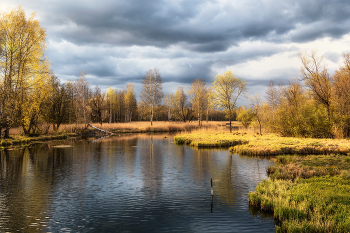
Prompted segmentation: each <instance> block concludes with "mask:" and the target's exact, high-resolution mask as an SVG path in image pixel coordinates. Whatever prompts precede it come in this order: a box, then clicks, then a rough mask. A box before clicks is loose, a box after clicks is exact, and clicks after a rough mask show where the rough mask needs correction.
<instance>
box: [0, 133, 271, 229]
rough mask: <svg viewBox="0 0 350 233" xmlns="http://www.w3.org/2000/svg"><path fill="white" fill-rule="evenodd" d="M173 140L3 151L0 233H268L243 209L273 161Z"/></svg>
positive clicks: (134, 138)
mask: <svg viewBox="0 0 350 233" xmlns="http://www.w3.org/2000/svg"><path fill="white" fill-rule="evenodd" d="M173 141H174V140H173V136H168V137H165V135H130V136H122V137H118V136H114V137H108V138H103V139H100V140H94V141H93V140H82V139H72V140H68V141H65V142H59V143H61V144H62V143H65V144H70V145H72V147H55V146H54V143H56V144H57V142H51V143H48V144H37V145H35V146H33V147H32V148H25V149H23V150H7V151H1V152H0V232H170V231H173V232H275V225H274V221H273V218H272V217H268V216H267V217H266V216H262V215H260V214H259V213H258V212H257V211H256V210H254V209H252V208H250V207H249V205H248V191H249V190H254V189H255V186H256V185H257V184H258V183H259V182H260V181H262V180H263V179H266V178H267V175H266V168H267V167H268V166H271V165H272V162H271V161H268V160H266V159H259V158H251V157H242V156H239V155H230V154H229V152H228V150H227V149H221V150H217V149H210V150H208V149H195V148H191V147H188V146H179V145H175V144H174V142H173ZM210 178H212V179H213V190H214V196H213V199H212V198H211V189H210Z"/></svg>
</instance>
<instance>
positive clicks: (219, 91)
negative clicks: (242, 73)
mask: <svg viewBox="0 0 350 233" xmlns="http://www.w3.org/2000/svg"><path fill="white" fill-rule="evenodd" d="M245 90H246V82H245V81H244V80H241V79H239V78H236V77H235V75H234V74H233V73H232V72H231V71H228V72H226V73H224V74H218V75H216V76H215V80H214V83H213V91H214V95H215V100H216V103H217V106H218V107H219V108H223V109H225V111H226V115H227V117H228V119H229V121H230V132H232V125H231V121H232V116H233V114H234V109H235V107H236V104H237V100H238V97H239V96H240V95H241V94H242V93H243V92H244V91H245Z"/></svg>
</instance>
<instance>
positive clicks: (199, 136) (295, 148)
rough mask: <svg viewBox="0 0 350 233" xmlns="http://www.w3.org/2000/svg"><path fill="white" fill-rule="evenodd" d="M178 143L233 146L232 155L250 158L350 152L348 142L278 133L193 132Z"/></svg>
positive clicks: (231, 147)
mask: <svg viewBox="0 0 350 233" xmlns="http://www.w3.org/2000/svg"><path fill="white" fill-rule="evenodd" d="M175 142H176V143H177V144H185V145H190V146H195V147H230V148H229V150H230V152H231V153H238V154H240V155H251V156H276V155H281V154H291V155H294V154H299V155H308V154H342V155H347V154H349V153H350V141H349V140H345V139H315V138H292V137H280V136H278V135H276V134H266V135H262V136H261V135H257V134H252V133H244V132H233V133H229V132H223V133H192V134H183V135H178V136H175Z"/></svg>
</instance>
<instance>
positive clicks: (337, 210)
mask: <svg viewBox="0 0 350 233" xmlns="http://www.w3.org/2000/svg"><path fill="white" fill-rule="evenodd" d="M249 202H250V204H251V205H253V206H257V207H260V208H261V209H262V210H273V211H274V217H275V218H276V219H277V220H279V221H280V222H281V225H280V226H279V227H278V229H277V231H282V232H349V231H350V180H349V179H348V178H347V177H344V176H324V177H313V178H310V179H296V180H295V182H292V181H290V180H264V181H263V182H262V183H260V184H258V186H257V187H256V191H255V192H249Z"/></svg>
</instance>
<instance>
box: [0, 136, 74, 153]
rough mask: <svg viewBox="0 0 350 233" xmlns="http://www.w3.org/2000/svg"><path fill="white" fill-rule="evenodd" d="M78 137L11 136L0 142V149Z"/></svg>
mask: <svg viewBox="0 0 350 233" xmlns="http://www.w3.org/2000/svg"><path fill="white" fill-rule="evenodd" d="M74 136H78V135H77V134H74V133H66V134H58V135H42V136H38V137H27V136H23V135H13V136H12V137H11V138H9V139H1V140H0V149H4V148H11V147H17V146H22V145H30V144H32V143H35V142H44V141H51V140H63V139H67V138H68V137H74Z"/></svg>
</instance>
